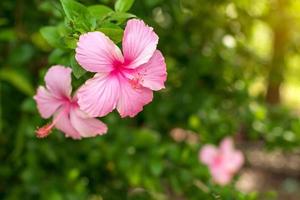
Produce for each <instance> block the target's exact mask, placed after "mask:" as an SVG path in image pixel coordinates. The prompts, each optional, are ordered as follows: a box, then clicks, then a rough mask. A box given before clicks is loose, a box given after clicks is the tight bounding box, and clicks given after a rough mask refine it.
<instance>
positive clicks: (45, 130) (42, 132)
mask: <svg viewBox="0 0 300 200" xmlns="http://www.w3.org/2000/svg"><path fill="white" fill-rule="evenodd" d="M52 127H53V124H46V125H45V126H42V127H41V128H38V129H37V130H36V131H35V133H36V137H38V138H45V137H47V136H48V135H49V134H50V133H51V130H52Z"/></svg>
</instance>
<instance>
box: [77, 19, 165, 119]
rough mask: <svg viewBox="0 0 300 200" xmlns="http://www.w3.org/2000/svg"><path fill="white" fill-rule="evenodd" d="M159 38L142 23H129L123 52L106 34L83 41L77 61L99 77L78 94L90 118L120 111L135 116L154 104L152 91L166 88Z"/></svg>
mask: <svg viewBox="0 0 300 200" xmlns="http://www.w3.org/2000/svg"><path fill="white" fill-rule="evenodd" d="M157 43H158V36H157V35H156V34H155V33H154V31H153V29H152V28H151V27H149V26H147V25H145V23H144V22H143V21H141V20H137V19H132V20H129V21H128V22H127V25H126V28H125V31H124V37H123V41H122V47H123V55H124V56H123V55H122V53H121V50H120V49H119V48H118V47H117V46H116V45H115V44H114V43H113V42H112V41H111V40H110V39H109V38H108V37H107V36H106V35H104V34H103V33H101V32H89V33H86V34H83V35H81V36H80V38H79V42H78V43H77V48H76V56H75V57H76V60H77V61H78V63H79V64H80V65H81V66H82V67H83V68H84V69H86V70H87V71H90V72H96V73H97V74H96V75H95V76H94V77H93V78H92V79H90V80H88V81H87V82H86V83H85V84H84V85H83V86H82V87H81V88H80V89H79V91H78V103H79V105H80V108H81V109H82V110H83V111H85V112H87V113H88V114H89V115H90V116H93V117H96V116H100V117H101V116H104V115H106V114H108V113H109V112H111V111H112V110H113V109H115V108H117V110H118V111H119V113H120V115H121V117H126V116H130V117H133V116H135V115H136V114H137V113H139V112H140V111H141V110H142V109H143V106H144V105H145V104H148V103H149V102H151V101H152V98H153V92H152V90H160V89H162V88H164V82H165V81H166V77H167V73H166V64H165V61H164V57H163V56H162V54H161V53H160V51H158V50H156V46H157Z"/></svg>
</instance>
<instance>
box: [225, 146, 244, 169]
mask: <svg viewBox="0 0 300 200" xmlns="http://www.w3.org/2000/svg"><path fill="white" fill-rule="evenodd" d="M243 164H244V156H243V154H242V152H240V151H235V152H233V153H232V154H231V155H230V156H227V158H226V164H225V165H226V169H227V170H228V171H230V172H232V173H235V172H237V171H238V170H239V169H240V168H241V167H242V165H243Z"/></svg>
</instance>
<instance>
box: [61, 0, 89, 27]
mask: <svg viewBox="0 0 300 200" xmlns="http://www.w3.org/2000/svg"><path fill="white" fill-rule="evenodd" d="M60 2H61V4H62V7H63V10H64V12H65V14H66V16H67V18H68V19H69V20H70V21H71V24H70V26H74V27H72V28H75V29H77V28H83V29H84V30H86V31H89V30H90V29H91V27H92V26H93V24H94V23H95V22H94V19H93V18H92V17H91V14H90V13H89V11H88V9H87V7H85V6H84V5H82V4H81V3H78V2H76V1H74V0H60Z"/></svg>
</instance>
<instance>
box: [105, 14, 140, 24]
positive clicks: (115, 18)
mask: <svg viewBox="0 0 300 200" xmlns="http://www.w3.org/2000/svg"><path fill="white" fill-rule="evenodd" d="M135 17H136V16H135V15H133V14H130V13H123V12H115V13H114V14H113V15H111V17H110V18H109V20H110V21H111V22H115V23H116V24H122V23H123V22H124V21H126V20H127V19H129V18H135Z"/></svg>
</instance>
